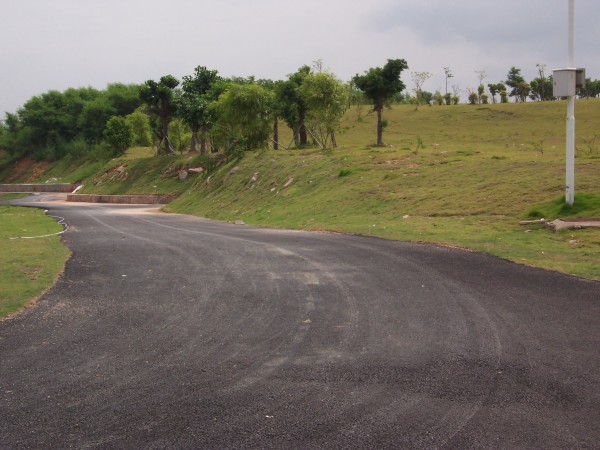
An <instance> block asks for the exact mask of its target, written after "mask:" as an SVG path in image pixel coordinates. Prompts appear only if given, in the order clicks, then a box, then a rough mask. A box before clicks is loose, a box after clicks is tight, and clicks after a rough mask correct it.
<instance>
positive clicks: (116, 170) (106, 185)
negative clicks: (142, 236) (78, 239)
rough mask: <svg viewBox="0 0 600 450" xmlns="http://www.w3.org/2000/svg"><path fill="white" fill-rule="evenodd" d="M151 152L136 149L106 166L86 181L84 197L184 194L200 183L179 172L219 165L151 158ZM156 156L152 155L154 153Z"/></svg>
mask: <svg viewBox="0 0 600 450" xmlns="http://www.w3.org/2000/svg"><path fill="white" fill-rule="evenodd" d="M148 154H149V152H148V149H144V148H135V149H131V150H130V151H128V152H127V153H126V154H125V155H123V156H122V157H120V158H116V159H112V160H110V161H109V162H107V163H105V164H104V165H103V166H102V167H101V169H100V170H98V171H96V172H95V173H94V174H93V175H91V176H89V177H88V178H85V179H83V184H84V188H83V189H82V190H81V191H80V192H81V193H94V194H181V193H182V192H184V191H186V190H187V189H189V188H190V187H191V186H192V185H193V184H194V183H195V182H196V180H197V179H198V175H195V174H189V176H188V178H186V179H184V180H180V179H179V177H178V174H179V171H180V170H182V169H189V168H195V167H203V168H205V169H209V168H211V167H212V166H213V165H214V164H215V163H216V161H215V160H214V159H213V158H211V157H209V156H200V155H197V154H194V155H190V154H187V155H163V156H158V157H154V156H148ZM150 155H152V152H150Z"/></svg>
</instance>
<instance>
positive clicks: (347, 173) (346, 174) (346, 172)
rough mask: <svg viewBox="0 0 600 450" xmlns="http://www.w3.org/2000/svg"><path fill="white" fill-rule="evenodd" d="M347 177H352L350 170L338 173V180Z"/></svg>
mask: <svg viewBox="0 0 600 450" xmlns="http://www.w3.org/2000/svg"><path fill="white" fill-rule="evenodd" d="M348 175H352V169H342V170H340V172H339V173H338V178H342V177H347V176H348Z"/></svg>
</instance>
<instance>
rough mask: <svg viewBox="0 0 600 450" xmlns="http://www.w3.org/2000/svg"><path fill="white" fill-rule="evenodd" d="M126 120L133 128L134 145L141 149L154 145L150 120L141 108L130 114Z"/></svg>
mask: <svg viewBox="0 0 600 450" xmlns="http://www.w3.org/2000/svg"><path fill="white" fill-rule="evenodd" d="M125 119H126V120H127V122H128V123H129V126H130V127H131V131H132V133H133V143H134V144H135V145H139V146H141V147H149V146H151V145H152V129H151V127H150V118H149V117H148V115H147V114H146V113H144V112H143V111H142V109H141V108H138V109H136V110H135V111H134V112H132V113H131V114H128V115H127V116H126V117H125Z"/></svg>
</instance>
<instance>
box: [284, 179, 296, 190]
mask: <svg viewBox="0 0 600 450" xmlns="http://www.w3.org/2000/svg"><path fill="white" fill-rule="evenodd" d="M293 182H294V177H290V178H289V179H288V180H287V181H286V183H285V184H284V185H283V187H284V188H286V187H290V185H291V184H292V183H293Z"/></svg>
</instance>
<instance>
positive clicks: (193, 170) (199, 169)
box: [188, 167, 204, 173]
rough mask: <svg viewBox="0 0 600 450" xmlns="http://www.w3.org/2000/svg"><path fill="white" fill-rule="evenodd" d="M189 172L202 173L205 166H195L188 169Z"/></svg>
mask: <svg viewBox="0 0 600 450" xmlns="http://www.w3.org/2000/svg"><path fill="white" fill-rule="evenodd" d="M188 172H189V173H202V172H204V167H194V168H192V169H188Z"/></svg>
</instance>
